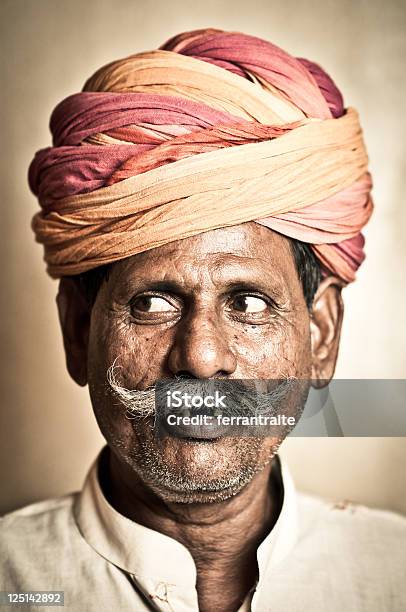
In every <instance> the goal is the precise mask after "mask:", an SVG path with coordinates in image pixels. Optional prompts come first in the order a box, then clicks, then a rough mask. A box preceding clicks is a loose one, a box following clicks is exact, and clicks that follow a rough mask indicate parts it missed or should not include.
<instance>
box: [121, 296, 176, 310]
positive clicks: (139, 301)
mask: <svg viewBox="0 0 406 612" xmlns="http://www.w3.org/2000/svg"><path fill="white" fill-rule="evenodd" d="M132 307H133V309H135V310H138V311H141V312H174V311H176V308H175V307H174V306H173V305H172V304H170V303H169V302H168V300H165V299H164V298H162V297H158V296H154V295H141V296H139V297H137V298H135V300H133V302H132Z"/></svg>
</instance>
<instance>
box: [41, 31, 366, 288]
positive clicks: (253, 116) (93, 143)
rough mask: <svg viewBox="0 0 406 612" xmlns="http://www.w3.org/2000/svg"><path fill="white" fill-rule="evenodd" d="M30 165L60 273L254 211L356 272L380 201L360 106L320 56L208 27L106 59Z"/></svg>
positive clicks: (326, 261)
mask: <svg viewBox="0 0 406 612" xmlns="http://www.w3.org/2000/svg"><path fill="white" fill-rule="evenodd" d="M50 127H51V132H52V135H53V146H52V147H49V148H46V149H42V150H41V151H39V152H38V153H37V154H36V156H35V158H34V160H33V161H32V163H31V166H30V169H29V182H30V187H31V189H32V191H33V192H34V194H35V195H37V197H38V199H39V203H40V206H41V210H40V211H39V212H38V213H37V214H36V215H35V216H34V218H33V222H32V226H33V229H34V231H35V234H36V239H37V241H38V242H40V243H42V244H43V245H44V249H45V261H46V263H47V269H48V272H49V274H50V275H51V276H52V277H54V278H58V277H61V276H64V275H72V274H78V273H80V272H84V271H86V270H90V269H92V268H95V267H97V266H100V265H102V264H106V263H111V262H114V261H118V260H120V259H123V258H125V257H129V256H131V255H134V254H136V253H140V252H142V251H146V250H149V249H153V248H156V247H157V246H160V245H163V244H166V243H169V242H171V241H173V240H179V239H182V238H186V237H188V236H193V235H195V234H198V233H201V232H204V231H209V230H210V229H215V228H219V227H227V226H231V225H236V224H239V223H244V222H247V221H256V222H257V223H260V224H262V225H265V226H267V227H269V228H271V229H273V230H275V231H277V232H280V233H281V234H284V235H286V236H288V237H291V238H295V239H298V240H302V241H304V242H307V243H309V244H310V245H311V248H312V249H313V251H314V252H315V254H316V256H317V258H318V259H319V261H320V263H321V265H322V268H323V270H324V271H325V273H330V274H334V275H336V276H337V277H339V278H341V279H342V280H343V281H344V282H350V281H352V280H354V277H355V272H356V270H357V268H358V267H359V265H360V264H361V263H362V261H363V259H364V252H363V244H364V240H363V236H362V234H361V229H362V227H363V226H364V225H365V223H366V222H367V221H368V219H369V217H370V215H371V212H372V200H371V197H370V191H371V187H372V184H371V177H370V175H369V173H368V169H367V164H368V159H367V154H366V151H365V146H364V143H363V139H362V131H361V128H360V126H359V121H358V115H357V113H356V111H355V110H354V109H352V108H348V109H345V108H344V105H343V99H342V96H341V94H340V92H339V90H338V89H337V87H336V86H335V84H334V82H333V81H332V80H331V78H330V77H329V76H328V75H327V74H326V73H325V72H324V71H323V70H322V69H321V68H320V67H319V66H318V65H316V64H314V63H312V62H310V61H308V60H305V59H300V58H294V57H292V56H290V55H289V54H287V53H286V52H285V51H283V50H282V49H280V48H278V47H276V46H275V45H273V44H271V43H269V42H267V41H264V40H261V39H259V38H255V37H252V36H247V35H245V34H239V33H233V32H223V31H220V30H212V29H207V30H198V31H194V32H187V33H184V34H180V35H179V36H176V37H175V38H172V39H171V40H169V41H168V42H167V43H166V44H165V45H163V47H162V48H161V49H159V50H156V51H150V52H147V53H138V54H135V55H132V56H130V57H128V58H125V59H122V60H118V61H116V62H113V63H111V64H109V65H107V66H104V67H103V68H101V69H100V70H98V71H97V72H96V73H95V74H94V75H93V76H92V77H91V78H90V79H89V80H88V81H87V82H86V84H85V86H84V90H83V92H81V93H78V94H74V95H72V96H69V97H68V98H66V99H65V100H63V101H62V102H61V103H60V104H59V105H58V106H57V107H56V108H55V110H54V112H53V114H52V117H51V124H50Z"/></svg>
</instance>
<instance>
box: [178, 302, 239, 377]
mask: <svg viewBox="0 0 406 612" xmlns="http://www.w3.org/2000/svg"><path fill="white" fill-rule="evenodd" d="M168 366H169V369H170V371H171V372H172V374H175V375H181V374H182V375H188V376H190V377H193V378H212V377H215V376H226V375H230V374H233V372H235V370H236V367H237V360H236V356H235V354H234V353H233V351H232V350H231V349H230V347H229V344H228V340H227V335H226V334H225V333H224V329H222V325H221V322H220V321H218V318H217V317H216V314H215V313H212V314H209V313H208V312H207V310H206V311H205V310H204V309H202V310H200V312H196V313H194V314H191V315H190V316H189V317H188V318H187V319H185V320H184V321H183V322H182V323H181V324H180V325H179V327H178V329H177V334H176V338H175V341H174V344H173V346H172V348H171V351H170V353H169V356H168Z"/></svg>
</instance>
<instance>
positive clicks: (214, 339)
mask: <svg viewBox="0 0 406 612" xmlns="http://www.w3.org/2000/svg"><path fill="white" fill-rule="evenodd" d="M58 306H59V313H60V319H61V325H62V329H63V334H64V343H65V350H66V355H67V364H68V369H69V372H70V373H71V375H72V377H73V378H74V379H75V380H76V382H78V383H79V384H81V385H85V384H86V383H88V384H89V390H90V395H91V400H92V405H93V409H94V412H95V415H96V418H97V421H98V424H99V427H100V429H101V431H102V433H103V435H104V436H105V438H106V440H107V443H108V445H109V447H110V449H111V451H112V452H111V453H110V470H109V474H108V475H106V484H105V491H106V492H107V494H108V495H109V496H110V501H111V503H113V505H115V506H116V508H117V509H118V510H119V511H121V512H122V513H123V514H126V515H127V516H129V517H130V518H133V520H138V521H139V522H143V523H144V524H146V525H147V526H150V527H151V528H154V529H157V530H160V531H163V532H164V533H167V534H168V535H170V536H172V537H175V538H176V539H178V540H179V541H181V542H182V543H184V544H185V545H186V546H187V547H188V548H189V550H190V551H191V554H192V556H193V558H194V560H195V563H196V565H197V569H198V592H199V602H200V606H201V609H202V610H204V609H207V610H209V609H210V610H213V611H214V610H217V607H216V605H217V604H216V601H215V600H213V592H214V591H213V589H214V587H215V588H216V589H217V588H221V589H223V592H224V597H223V600H222V604H221V607H219V608H218V609H219V610H220V609H222V610H232V609H234V608H233V606H236V605H237V604H238V601H240V600H241V598H242V597H243V595H244V594H245V593H246V592H247V590H248V588H249V586H250V584H252V583H253V581H254V579H255V572H254V573H252V572H251V571H246V569H244V568H246V567H248V566H249V567H251V566H252V567H254V565H256V562H255V563H254V564H253V563H252V560H253V557H252V555H253V554H254V553H255V550H256V547H257V545H258V543H259V542H260V541H261V539H262V538H263V537H264V536H265V535H266V533H267V532H268V531H269V529H270V528H271V527H272V524H273V522H274V521H275V519H276V517H277V513H278V511H279V507H278V502H277V500H275V499H272V495H271V497H269V496H270V493H269V491H270V489H268V488H267V486H266V483H267V482H268V481H269V475H270V472H271V467H272V458H273V456H274V455H275V453H276V451H277V449H278V447H279V444H280V442H281V440H280V439H277V438H258V439H255V438H240V439H236V438H220V439H219V440H216V441H215V442H190V441H187V440H184V439H180V438H165V439H164V440H160V439H157V438H155V437H154V435H153V432H152V429H151V424H150V423H149V422H148V421H142V422H140V421H129V420H128V419H126V418H125V416H124V410H123V408H122V406H120V404H119V403H118V402H117V400H116V399H115V398H114V397H113V395H112V394H111V392H110V391H109V390H108V387H107V386H106V371H107V369H108V367H109V366H111V364H112V363H113V361H114V360H115V359H116V358H118V364H119V365H120V366H121V370H120V382H121V384H122V386H124V387H126V388H128V389H145V388H148V387H150V386H151V385H153V384H154V383H155V382H156V381H157V380H158V379H160V378H164V377H165V378H167V377H173V376H175V375H179V374H188V375H189V376H193V377H196V378H212V377H229V378H237V379H246V378H264V379H269V378H275V379H276V378H283V377H286V376H295V377H298V378H302V379H311V378H313V379H315V380H316V381H317V380H318V379H320V380H323V384H324V383H325V381H328V380H329V379H330V378H331V376H332V375H333V372H334V366H335V361H336V357H337V350H338V343H339V334H340V327H341V320H342V301H341V296H340V283H339V281H338V280H337V279H334V278H327V279H325V280H324V281H323V282H322V284H321V285H320V287H319V290H318V292H317V294H316V296H315V300H314V304H313V310H312V312H311V313H310V312H309V310H308V308H307V306H306V303H305V299H304V295H303V290H302V286H301V283H300V281H299V278H298V274H297V270H296V267H295V262H294V258H293V255H292V252H291V249H290V244H289V242H288V240H287V239H286V238H284V237H283V236H281V235H279V234H277V233H276V232H273V231H271V230H269V229H267V228H265V227H263V226H260V225H259V224H256V223H246V224H243V225H240V226H234V227H230V228H224V229H218V230H213V231H210V232H206V233H204V234H200V235H198V236H194V237H191V238H187V239H184V240H180V241H177V242H173V243H170V244H168V245H164V246H162V247H159V248H157V249H154V250H152V251H147V252H145V253H141V254H139V255H135V256H133V257H129V258H128V259H125V260H122V261H119V262H117V263H116V264H114V266H113V269H112V272H111V274H110V275H109V278H108V280H107V282H104V283H103V284H102V286H101V288H100V290H99V293H98V295H97V299H96V302H95V304H94V306H93V308H92V309H91V311H90V310H89V308H88V307H87V306H86V303H85V300H84V298H83V296H81V294H80V292H79V290H78V286H77V284H76V283H75V282H74V281H72V280H71V279H62V281H61V284H60V292H59V296H58ZM316 384H317V383H316ZM140 500H142V502H145V506H146V507H147V506H148V512H145V513H143V512H142V510H140V507H142V505H143V504H142V502H141V503H140ZM135 502H137V503H136V504H135ZM135 505H137V508H138V509H137V510H135V509H134V507H135ZM151 507H153V508H154V509H155V514H154V513H152V514H151ZM213 509H215V511H213ZM222 513H223V515H224V521H225V522H224V524H223V528H222V530H219V529H220V528H219V527H217V531H216V530H215V529H214V527H213V523H214V522H215V523H216V525H218V524H219V520H218V517H219V516H221V515H222ZM214 515H216V521H214V520H213V517H214ZM239 516H244V517H245V518H244V520H245V524H244V523H241V525H238V524H236V521H238V520H239V519H238V517H239ZM154 517H155V518H154ZM190 517H193V521H192V522H193V523H194V526H193V528H192V527H191V531H190V530H189V531H188V528H187V526H186V525H187V522H188V519H190ZM197 517H199V521H198V522H199V524H202V525H203V526H204V527H205V530H204V531H202V533H200V532H199V533H197V532H196V521H197ZM241 520H242V519H241ZM227 521H228V523H227ZM230 521H231V523H232V524H233V534H234V535H233V538H234V539H235V541H236V544H235V546H236V547H237V548H236V551H235V552H234V556H233V555H231V556H230V564H231V563H232V566H233V568H234V570H233V571H235V572H236V571H237V578H241V575H242V574H244V576H245V577H246V579H245V580H240V583H241V589H240V592H237V593H236V591H235V589H233V590H232V591H231V590H230V587H227V586H226V583H224V584H223V583H222V582H221V576H222V574H221V572H222V571H223V572H224V571H225V570H224V567H226V566H225V565H224V563H223V564H222V563H220V566H221V568H223V569H220V566H219V569H218V572H217V573H216V572H215V566H216V561H215V560H216V559H217V558H218V559H220V560H221V559H222V552H221V548H220V549H219V551H218V555H217V557H215V560H214V564H213V560H212V561H211V566H212V568H214V570H213V571H214V575H211V574H210V572H209V574H210V575H209V574H208V573H207V570H206V566H207V563H206V565H205V563H204V561H207V559H205V558H204V554H203V560H202V559H201V551H202V550H204V541H205V539H206V540H207V538H209V539H210V537H211V536H210V533H211V531H210V529H212V528H213V529H214V530H213V533H212V536H213V538H214V537H215V538H216V541H218V540H219V537H218V536H219V535H220V536H221V537H222V538H224V537H225V536H226V535H227V533H228V531H227V530H228V527H227V525H230ZM253 524H255V525H256V526H252V525H253ZM237 527H238V529H239V530H241V533H242V534H243V541H242V542H241V546H240V548H238V537H237V538H236V536H235V529H236V528H237ZM199 538H200V539H199ZM249 542H251V543H252V545H251V546H250V545H249ZM243 544H244V546H245V548H244V546H243ZM209 548H210V547H209ZM212 549H213V546H212V544H211V551H212ZM198 550H199V551H200V552H198ZM250 555H251V556H250ZM254 557H255V555H254ZM238 559H239V563H237V561H236V560H238ZM250 563H251V565H249V564H250ZM199 568H200V572H199ZM227 571H228V572H229V568H228V570H227ZM238 572H240V573H238ZM227 589H228V590H227ZM228 591H229V598H228V600H227V592H228ZM237 591H238V589H237Z"/></svg>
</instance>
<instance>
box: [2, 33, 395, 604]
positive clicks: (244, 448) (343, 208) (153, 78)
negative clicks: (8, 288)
mask: <svg viewBox="0 0 406 612" xmlns="http://www.w3.org/2000/svg"><path fill="white" fill-rule="evenodd" d="M51 129H52V132H53V137H54V143H53V144H54V146H53V147H51V148H48V149H44V150H42V151H40V152H39V153H38V154H37V155H36V157H35V159H34V161H33V163H32V165H31V168H30V184H31V188H32V189H33V191H34V192H35V193H36V194H37V195H38V198H39V201H40V204H41V211H40V212H39V213H38V214H37V215H36V216H35V218H34V221H33V228H34V230H35V233H36V237H37V240H38V241H39V242H41V243H43V245H44V247H45V260H46V262H47V266H48V272H49V273H50V275H51V276H52V277H54V278H60V283H59V292H58V298H57V303H58V310H59V317H60V322H61V327H62V331H63V338H64V346H65V351H66V360H67V367H68V370H69V373H70V375H71V376H72V378H73V379H74V380H75V381H76V382H77V383H78V384H79V385H87V384H88V385H89V391H90V397H91V401H92V405H93V409H94V413H95V415H96V419H97V422H98V424H99V427H100V429H101V431H102V433H103V435H104V437H105V439H106V441H107V445H106V446H105V447H104V449H103V450H102V451H101V453H100V455H99V457H98V458H97V460H96V461H95V463H94V465H93V466H92V467H91V469H90V471H89V473H88V476H87V478H86V481H85V484H84V487H83V489H82V491H81V492H79V493H75V494H71V495H67V496H65V497H63V498H60V499H53V500H47V501H45V502H41V503H38V504H33V505H31V506H29V507H27V508H24V509H22V510H19V511H16V512H13V513H11V514H9V515H7V516H6V517H4V518H3V519H2V522H1V542H2V546H1V560H2V564H3V568H2V578H1V588H2V589H3V590H7V591H13V592H20V593H21V592H26V591H32V590H33V589H37V590H40V591H47V590H52V591H64V603H65V606H66V607H67V609H69V610H77V611H78V612H81V611H82V610H92V611H93V610H94V611H97V612H99V611H102V610H103V611H104V610H105V611H111V610H136V611H140V612H141V611H143V610H160V611H162V612H164V611H165V612H166V611H168V612H169V611H174V612H187V611H188V612H189V611H190V612H191V611H197V610H200V611H202V612H220V611H221V612H235V611H247V610H255V611H257V612H265V611H267V610H272V612H279V611H282V610H284V611H285V610H287V611H302V610H303V611H304V610H320V611H323V612H330V611H331V612H335V611H337V612H341V611H342V610H351V611H352V610H353V611H357V612H360V611H365V612H372V611H375V610H376V611H378V610H379V611H383V610H393V611H398V612H400V611H401V610H405V609H406V593H405V579H406V573H405V568H406V555H405V542H404V538H405V535H406V521H405V520H404V519H403V518H401V517H400V516H396V515H394V514H391V513H387V512H380V511H373V510H368V509H366V508H362V507H354V506H349V507H338V506H337V507H334V506H332V505H331V504H328V503H326V502H323V501H321V500H318V499H316V498H312V497H309V496H305V495H302V494H298V493H296V492H295V490H294V487H293V484H292V482H291V479H290V477H289V474H288V473H287V471H286V467H285V466H283V465H282V464H281V461H280V459H279V457H278V455H277V451H278V448H279V445H280V443H281V442H282V439H283V436H284V435H286V433H287V431H284V433H283V434H281V433H280V435H277V434H275V435H273V434H271V433H269V435H263V436H244V435H241V436H238V435H223V434H221V429H220V430H218V431H216V430H215V429H207V428H204V427H201V428H199V427H197V428H192V429H190V432H189V435H184V433H183V435H164V436H157V435H156V432H155V431H154V409H153V408H152V409H151V405H150V403H149V402H148V398H150V395H149V394H150V393H151V392H152V393H153V392H154V389H155V386H156V384H157V383H158V381H162V380H174V381H175V383H176V384H181V383H182V381H184V380H185V381H189V382H190V381H192V382H193V383H194V384H199V383H200V382H205V381H225V382H230V381H236V380H241V379H243V380H252V379H254V380H255V379H256V380H258V379H261V380H271V379H272V380H281V381H287V380H301V381H312V384H313V385H314V386H316V387H317V386H322V385H324V384H326V382H327V381H329V380H330V379H331V377H332V376H333V373H334V367H335V362H336V358H337V351H338V345H339V337H340V328H341V322H342V317H343V303H342V299H341V289H342V288H343V287H344V286H345V285H346V284H347V283H348V282H350V281H352V280H353V279H354V274H355V271H356V269H357V268H358V266H359V265H360V263H361V262H362V260H363V238H362V235H361V233H360V231H361V229H362V227H363V225H364V224H365V223H366V222H367V220H368V218H369V216H370V214H371V209H372V203H371V199H370V195H369V194H370V189H371V180H370V176H369V174H368V171H367V156H366V152H365V148H364V144H363V140H362V134H361V129H360V127H359V123H358V117H357V113H356V111H355V110H354V109H351V108H348V109H344V106H343V101H342V97H341V94H340V92H339V91H338V89H337V87H336V86H335V84H334V83H333V81H332V80H331V78H330V77H329V76H328V75H327V74H326V73H325V72H324V71H323V70H322V69H321V68H320V67H319V66H317V65H316V64H314V63H312V62H310V61H308V60H304V59H297V58H294V57H292V56H290V55H288V54H287V53H285V52H284V51H282V50H281V49H279V48H278V47H276V46H274V45H272V44H271V43H268V42H266V41H263V40H260V39H257V38H254V37H251V36H246V35H243V34H236V33H227V32H222V31H218V30H203V31H195V32H189V33H185V34H181V35H179V36H177V37H175V38H174V39H171V40H170V41H168V42H167V43H166V44H165V45H164V46H163V47H162V48H161V49H160V50H157V51H152V52H148V53H139V54H136V55H133V56H131V57H129V58H126V59H123V60H120V61H116V62H113V63H112V64H109V65H108V66H105V67H103V68H101V69H100V70H99V71H98V72H96V74H95V75H93V76H92V77H91V78H90V79H89V80H88V81H87V83H86V85H85V87H84V91H83V92H82V93H79V94H75V95H73V96H70V97H69V98H67V99H66V100H64V101H63V102H62V103H61V104H60V105H59V106H58V107H57V108H56V109H55V111H54V113H53V116H52V119H51ZM281 384H282V383H281ZM303 401H304V399H303ZM302 408H303V405H302V401H298V402H297V405H296V415H300V411H301V409H302ZM208 432H209V434H210V435H209V434H208ZM210 432H211V433H210ZM219 432H220V433H219ZM223 433H224V432H223ZM234 433H235V432H234ZM309 452H311V449H310V447H309Z"/></svg>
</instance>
